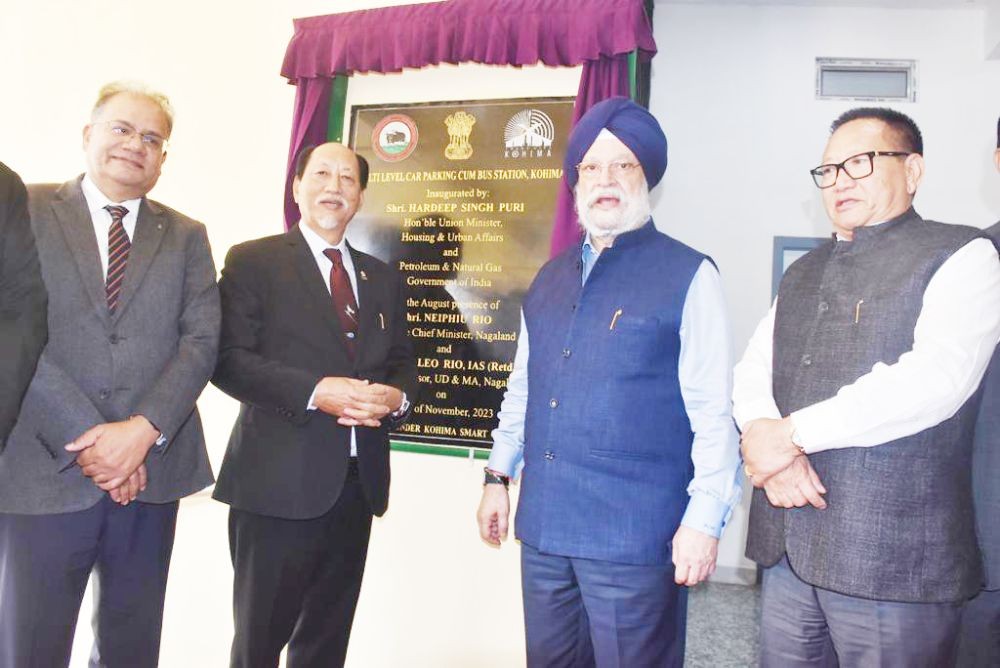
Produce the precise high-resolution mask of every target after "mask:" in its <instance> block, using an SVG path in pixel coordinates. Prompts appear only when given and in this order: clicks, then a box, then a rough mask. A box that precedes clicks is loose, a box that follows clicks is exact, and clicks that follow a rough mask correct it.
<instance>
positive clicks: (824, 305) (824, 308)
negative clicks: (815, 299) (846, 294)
mask: <svg viewBox="0 0 1000 668" xmlns="http://www.w3.org/2000/svg"><path fill="white" fill-rule="evenodd" d="M829 310H830V305H829V304H827V303H826V302H820V303H819V312H820V313H826V312H827V311H829Z"/></svg>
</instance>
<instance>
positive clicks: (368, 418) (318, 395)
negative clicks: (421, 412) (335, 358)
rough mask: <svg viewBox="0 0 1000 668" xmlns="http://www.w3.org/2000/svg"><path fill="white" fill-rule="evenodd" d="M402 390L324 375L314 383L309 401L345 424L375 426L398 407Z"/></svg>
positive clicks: (354, 379)
mask: <svg viewBox="0 0 1000 668" xmlns="http://www.w3.org/2000/svg"><path fill="white" fill-rule="evenodd" d="M402 403H403V393H402V392H401V391H399V390H398V389H396V388H395V387H391V386H389V385H383V384H382V383H371V382H369V381H367V380H358V379H357V378H345V377H340V376H337V377H329V376H328V377H326V378H324V379H323V380H321V381H319V383H318V384H317V385H316V392H315V394H314V396H313V405H315V406H316V408H317V409H319V410H321V411H323V412H324V413H327V414H328V415H333V416H335V417H336V418H337V423H338V424H342V425H344V426H345V427H378V426H379V425H381V424H382V418H384V417H385V416H386V415H388V414H389V413H391V412H393V411H396V410H399V407H400V405H402Z"/></svg>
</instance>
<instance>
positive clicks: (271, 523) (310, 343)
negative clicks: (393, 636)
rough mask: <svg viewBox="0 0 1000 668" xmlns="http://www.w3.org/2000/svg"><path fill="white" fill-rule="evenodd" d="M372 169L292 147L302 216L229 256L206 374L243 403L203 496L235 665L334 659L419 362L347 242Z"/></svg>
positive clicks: (378, 286)
mask: <svg viewBox="0 0 1000 668" xmlns="http://www.w3.org/2000/svg"><path fill="white" fill-rule="evenodd" d="M367 181H368V164H367V163H366V162H365V160H364V158H362V157H361V156H358V155H357V154H355V153H354V151H352V150H351V149H349V148H347V147H346V146H343V145H341V144H334V143H327V144H322V145H320V146H317V147H315V148H309V149H306V150H304V151H303V152H302V154H301V155H300V156H299V158H298V161H297V164H296V175H295V180H294V182H293V185H292V192H293V194H294V195H295V201H296V202H297V203H298V205H299V211H300V212H301V215H302V218H301V220H300V221H299V224H298V225H296V226H295V227H293V228H292V229H291V230H289V231H288V232H286V233H285V234H279V235H275V236H271V237H265V238H263V239H257V240H255V241H248V242H247V243H243V244H240V245H238V246H234V247H233V248H232V249H231V250H230V251H229V255H228V256H227V257H226V265H225V268H224V269H223V270H222V278H221V279H220V281H219V289H220V291H221V293H222V342H221V345H220V348H219V366H218V368H217V369H216V371H215V377H214V378H213V379H212V382H214V383H215V384H216V385H218V386H219V388H221V389H222V390H223V391H225V392H227V393H228V394H230V395H232V396H233V397H235V398H236V399H239V400H240V401H241V402H242V403H243V405H242V407H241V409H240V416H239V418H238V419H237V421H236V425H235V426H234V427H233V434H232V437H231V438H230V440H229V449H228V450H227V452H226V457H225V460H224V461H223V462H222V470H221V471H220V472H219V483H218V485H216V487H215V498H216V499H219V500H220V501H223V502H225V503H228V504H229V505H230V507H231V510H230V513H229V548H230V553H231V555H232V559H233V569H234V571H235V581H234V583H233V601H234V608H235V616H236V637H235V638H234V640H233V651H232V665H233V666H234V667H236V666H240V667H250V666H277V665H278V655H279V654H280V653H281V650H282V648H283V647H284V646H285V645H286V644H287V645H288V666H289V668H295V667H296V666H298V667H299V668H308V667H311V666H323V667H326V666H338V665H343V663H344V657H345V656H346V654H347V641H348V638H349V636H350V631H351V623H352V620H353V619H354V610H355V606H356V605H357V602H358V593H359V591H360V589H361V576H362V574H363V573H364V568H365V557H366V555H367V553H368V536H369V532H370V530H371V523H372V515H381V514H382V513H384V512H385V509H386V506H387V504H388V501H389V428H390V426H392V425H396V424H398V423H399V422H401V421H402V420H403V419H404V418H405V417H406V414H407V409H408V406H409V401H407V396H410V397H413V396H414V393H415V390H416V362H415V360H414V359H413V355H412V352H411V348H410V343H409V340H408V338H407V331H406V313H405V304H404V294H403V281H402V279H401V277H400V276H399V274H398V273H397V272H396V271H394V270H392V269H390V268H389V267H387V266H386V265H385V264H384V263H383V262H380V261H379V260H377V259H375V258H374V257H372V256H370V255H367V254H365V253H361V252H359V251H357V250H355V249H354V248H353V247H351V245H350V244H349V243H347V239H346V238H345V237H344V232H345V231H346V230H347V226H348V224H349V223H350V222H351V219H352V218H353V217H354V214H355V213H356V212H357V211H358V209H359V208H360V207H361V205H362V203H363V201H364V189H365V185H366V184H367Z"/></svg>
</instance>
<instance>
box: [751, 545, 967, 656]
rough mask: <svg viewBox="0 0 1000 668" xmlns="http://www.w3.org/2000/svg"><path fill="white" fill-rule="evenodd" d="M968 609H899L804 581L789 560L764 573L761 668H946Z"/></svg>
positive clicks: (934, 606)
mask: <svg viewBox="0 0 1000 668" xmlns="http://www.w3.org/2000/svg"><path fill="white" fill-rule="evenodd" d="M961 611H962V605H961V603H899V602H895V601H873V600H869V599H864V598H857V597H855V596H847V595H845V594H838V593H837V592H832V591H829V590H826V589H820V588H819V587H814V586H812V585H810V584H808V583H807V582H803V581H802V580H800V579H799V578H798V576H797V575H795V573H794V572H793V571H792V569H791V568H790V567H789V565H788V559H787V557H786V558H783V559H782V560H781V561H779V562H778V563H777V564H775V565H774V566H771V567H770V568H765V569H764V585H763V588H762V591H761V624H760V665H761V668H798V667H801V668H806V667H809V668H812V667H820V668H835V667H836V666H844V667H845V668H854V667H865V666H879V667H880V668H920V667H925V668H946V667H947V666H954V665H955V649H956V646H957V640H958V622H959V619H960V616H961Z"/></svg>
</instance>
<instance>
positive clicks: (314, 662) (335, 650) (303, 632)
mask: <svg viewBox="0 0 1000 668" xmlns="http://www.w3.org/2000/svg"><path fill="white" fill-rule="evenodd" d="M371 524H372V514H371V510H370V509H369V507H368V503H367V502H366V501H365V498H364V494H363V491H362V489H361V481H360V480H359V479H358V471H357V466H356V465H355V464H352V465H351V467H350V469H349V471H348V474H347V480H346V481H345V482H344V489H343V491H342V492H341V493H340V498H338V499H337V502H336V503H335V504H334V505H333V507H332V508H331V509H330V510H329V511H327V513H326V514H325V515H322V516H321V517H317V518H315V519H309V520H289V519H283V518H279V517H268V516H265V515H257V514H256V513H249V512H246V511H242V510H237V509H235V508H233V509H231V510H230V511H229V550H230V553H231V555H232V558H233V570H234V572H235V579H234V582H233V613H234V618H235V625H236V635H235V637H234V638H233V649H232V657H231V660H232V666H233V667H234V668H264V667H267V668H272V667H274V666H277V665H278V656H279V654H280V653H281V650H282V648H283V647H284V646H285V645H286V644H287V645H288V656H287V666H288V668H313V667H320V666H322V667H324V668H326V667H328V666H343V665H344V659H345V657H346V656H347V641H348V639H349V638H350V635H351V624H352V623H353V621H354V610H355V608H356V607H357V603H358V594H359V593H360V591H361V577H362V575H363V574H364V570H365V558H366V556H367V555H368V537H369V535H370V533H371Z"/></svg>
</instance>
